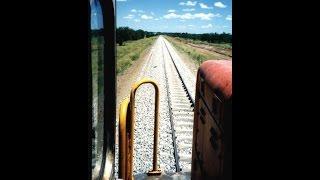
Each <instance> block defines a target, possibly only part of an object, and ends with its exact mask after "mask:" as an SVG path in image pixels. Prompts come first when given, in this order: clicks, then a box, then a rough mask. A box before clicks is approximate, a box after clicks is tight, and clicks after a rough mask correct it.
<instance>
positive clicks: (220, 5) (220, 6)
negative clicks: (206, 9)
mask: <svg viewBox="0 0 320 180" xmlns="http://www.w3.org/2000/svg"><path fill="white" fill-rule="evenodd" d="M214 6H215V7H218V8H226V7H227V6H226V5H224V4H223V3H222V2H220V1H219V2H215V3H214Z"/></svg>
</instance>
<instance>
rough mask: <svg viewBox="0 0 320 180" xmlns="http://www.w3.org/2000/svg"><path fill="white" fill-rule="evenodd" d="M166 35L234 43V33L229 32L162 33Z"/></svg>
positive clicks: (211, 41)
mask: <svg viewBox="0 0 320 180" xmlns="http://www.w3.org/2000/svg"><path fill="white" fill-rule="evenodd" d="M162 34H164V35H168V36H173V37H180V38H186V39H192V40H200V41H207V42H209V43H232V35H231V34H229V33H225V32H223V33H221V34H218V33H205V34H189V33H162Z"/></svg>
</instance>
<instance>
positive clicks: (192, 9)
mask: <svg viewBox="0 0 320 180" xmlns="http://www.w3.org/2000/svg"><path fill="white" fill-rule="evenodd" d="M182 11H186V12H190V11H195V9H194V8H191V9H188V8H187V9H182Z"/></svg>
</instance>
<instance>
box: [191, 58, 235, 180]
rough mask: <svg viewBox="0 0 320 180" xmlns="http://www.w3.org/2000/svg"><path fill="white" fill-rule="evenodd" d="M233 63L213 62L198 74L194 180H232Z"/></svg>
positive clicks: (194, 132) (206, 63)
mask: <svg viewBox="0 0 320 180" xmlns="http://www.w3.org/2000/svg"><path fill="white" fill-rule="evenodd" d="M231 105H232V62H231V61H228V60H217V61H216V60H209V61H206V62H204V63H203V64H202V65H201V66H200V68H199V70H198V74H197V85H196V102H195V109H194V112H195V113H194V127H193V147H192V171H191V176H192V179H231V178H232V167H231V166H232V154H231V152H232V106H231Z"/></svg>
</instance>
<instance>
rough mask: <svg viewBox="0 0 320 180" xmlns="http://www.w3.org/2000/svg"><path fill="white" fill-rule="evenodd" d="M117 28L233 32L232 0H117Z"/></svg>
mask: <svg viewBox="0 0 320 180" xmlns="http://www.w3.org/2000/svg"><path fill="white" fill-rule="evenodd" d="M116 1H117V2H116V3H117V9H116V10H117V14H116V18H117V27H120V26H128V27H130V28H132V29H143V30H145V31H152V32H158V31H159V32H188V33H212V32H217V33H222V32H227V33H232V0H217V1H216V0H197V1H187V0H116Z"/></svg>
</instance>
